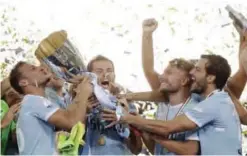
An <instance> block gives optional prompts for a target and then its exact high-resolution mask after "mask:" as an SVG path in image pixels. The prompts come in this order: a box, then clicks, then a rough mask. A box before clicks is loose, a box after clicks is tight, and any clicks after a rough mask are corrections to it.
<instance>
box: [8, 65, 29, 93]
mask: <svg viewBox="0 0 247 156" xmlns="http://www.w3.org/2000/svg"><path fill="white" fill-rule="evenodd" d="M24 64H26V62H23V61H20V62H18V63H17V64H16V65H15V66H14V68H13V69H12V70H11V72H10V75H9V82H10V85H11V87H12V88H14V90H16V91H17V92H18V93H20V94H24V92H23V89H22V88H21V86H20V85H19V81H20V79H21V77H22V73H21V72H20V71H19V69H20V67H22V66H23V65H24Z"/></svg>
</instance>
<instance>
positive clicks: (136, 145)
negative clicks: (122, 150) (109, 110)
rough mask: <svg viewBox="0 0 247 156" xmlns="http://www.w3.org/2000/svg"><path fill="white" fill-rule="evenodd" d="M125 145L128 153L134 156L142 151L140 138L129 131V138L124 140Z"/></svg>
mask: <svg viewBox="0 0 247 156" xmlns="http://www.w3.org/2000/svg"><path fill="white" fill-rule="evenodd" d="M126 144H127V146H128V148H129V149H130V151H131V152H132V153H133V154H135V155H138V154H139V153H140V152H141V150H142V141H141V137H140V136H137V135H136V134H135V133H134V132H133V131H130V136H129V138H128V139H126Z"/></svg>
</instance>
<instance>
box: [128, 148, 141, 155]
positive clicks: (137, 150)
mask: <svg viewBox="0 0 247 156" xmlns="http://www.w3.org/2000/svg"><path fill="white" fill-rule="evenodd" d="M141 151H142V146H140V147H138V148H135V149H133V150H132V151H131V152H132V153H133V154H134V155H138V154H140V153H141Z"/></svg>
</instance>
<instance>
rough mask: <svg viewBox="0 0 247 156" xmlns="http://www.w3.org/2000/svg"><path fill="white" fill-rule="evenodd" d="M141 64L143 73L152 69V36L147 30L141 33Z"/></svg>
mask: <svg viewBox="0 0 247 156" xmlns="http://www.w3.org/2000/svg"><path fill="white" fill-rule="evenodd" d="M142 65H143V70H144V73H148V72H150V71H154V54H153V37H152V33H149V32H148V33H145V32H143V35H142Z"/></svg>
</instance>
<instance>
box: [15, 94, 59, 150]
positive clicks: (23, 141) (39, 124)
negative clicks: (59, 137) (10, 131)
mask: <svg viewBox="0 0 247 156" xmlns="http://www.w3.org/2000/svg"><path fill="white" fill-rule="evenodd" d="M58 109H59V108H58V107H57V106H56V105H55V104H53V103H51V102H50V101H49V100H47V99H46V98H44V97H41V96H36V95H26V96H25V97H24V99H23V101H22V106H21V110H20V113H19V118H18V121H17V127H16V134H17V142H18V147H19V152H20V155H53V154H56V148H55V131H54V126H52V125H50V124H49V123H48V122H47V120H48V119H49V118H50V117H51V116H52V115H53V114H54V113H55V112H56V111H57V110H58Z"/></svg>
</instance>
